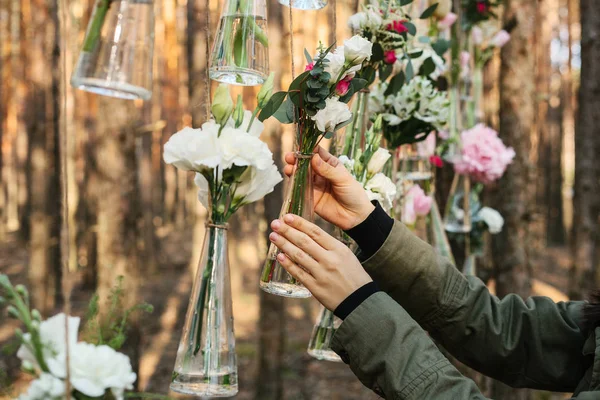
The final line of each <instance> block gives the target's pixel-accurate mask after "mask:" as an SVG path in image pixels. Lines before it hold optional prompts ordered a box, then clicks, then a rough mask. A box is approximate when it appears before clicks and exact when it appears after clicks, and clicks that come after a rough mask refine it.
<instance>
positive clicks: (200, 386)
mask: <svg viewBox="0 0 600 400" xmlns="http://www.w3.org/2000/svg"><path fill="white" fill-rule="evenodd" d="M230 377H231V375H227V379H230ZM219 380H220V381H224V380H225V375H224V376H223V377H220V379H219ZM235 381H237V379H235ZM169 389H171V390H172V391H173V392H177V393H181V394H187V395H192V396H197V397H233V396H235V395H236V394H237V393H238V386H237V385H229V384H222V383H221V384H220V383H214V382H213V383H207V382H206V380H205V379H203V378H201V377H199V376H197V375H183V374H182V375H179V376H177V378H175V380H174V381H173V382H171V385H170V386H169Z"/></svg>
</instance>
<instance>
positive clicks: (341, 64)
mask: <svg viewBox="0 0 600 400" xmlns="http://www.w3.org/2000/svg"><path fill="white" fill-rule="evenodd" d="M372 50H373V43H371V42H370V41H368V40H367V39H365V38H363V37H361V36H358V35H355V36H352V37H351V38H350V39H346V40H344V45H343V46H338V47H337V48H336V49H335V50H334V51H332V52H329V53H328V54H327V55H326V56H325V59H326V60H327V61H328V63H327V65H326V66H325V72H328V73H329V75H331V77H330V79H329V83H330V84H334V83H337V82H338V81H342V80H344V79H347V80H348V79H352V78H353V77H354V75H356V73H357V72H358V71H360V69H361V68H362V63H363V62H364V61H366V60H369V59H370V58H371V54H372ZM342 73H343V74H344V76H340V75H342Z"/></svg>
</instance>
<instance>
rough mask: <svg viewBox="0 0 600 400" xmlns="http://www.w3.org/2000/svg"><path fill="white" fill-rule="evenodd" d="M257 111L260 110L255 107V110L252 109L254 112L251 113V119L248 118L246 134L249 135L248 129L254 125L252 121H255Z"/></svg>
mask: <svg viewBox="0 0 600 400" xmlns="http://www.w3.org/2000/svg"><path fill="white" fill-rule="evenodd" d="M259 111H260V108H258V107H256V109H254V112H252V118H250V122H249V123H248V128H247V129H246V132H248V133H250V127H252V124H253V123H254V120H255V119H256V116H257V115H258V112H259Z"/></svg>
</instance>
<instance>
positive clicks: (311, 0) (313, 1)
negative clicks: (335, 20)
mask: <svg viewBox="0 0 600 400" xmlns="http://www.w3.org/2000/svg"><path fill="white" fill-rule="evenodd" d="M279 4H282V5H284V6H288V7H289V6H290V4H291V6H292V8H295V9H297V10H320V9H321V8H323V7H325V6H326V5H327V0H279Z"/></svg>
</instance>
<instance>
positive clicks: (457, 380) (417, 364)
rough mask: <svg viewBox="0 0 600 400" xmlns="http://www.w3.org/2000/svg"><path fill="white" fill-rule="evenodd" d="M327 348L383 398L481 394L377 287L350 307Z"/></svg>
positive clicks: (471, 399)
mask: <svg viewBox="0 0 600 400" xmlns="http://www.w3.org/2000/svg"><path fill="white" fill-rule="evenodd" d="M332 348H333V350H334V351H335V352H337V353H338V354H340V355H341V356H342V358H343V359H344V361H346V362H347V363H348V364H349V365H350V368H351V369H352V371H353V372H354V374H355V375H356V376H357V377H358V378H359V379H360V380H361V382H362V383H363V384H364V385H365V386H367V387H368V388H371V389H372V390H373V391H375V393H377V394H379V395H380V396H383V397H384V398H386V399H388V400H408V399H415V400H417V399H418V400H423V399H429V400H446V399H461V400H475V399H484V398H485V397H484V396H483V395H482V394H481V392H480V391H479V389H477V386H475V383H474V382H473V381H472V380H470V379H467V378H465V377H464V376H462V375H461V374H460V373H459V372H458V371H457V370H456V368H455V367H454V366H453V365H452V364H450V362H449V361H448V359H446V357H444V355H443V354H442V353H440V351H439V350H438V348H437V347H436V346H435V344H434V343H433V342H432V341H431V339H429V337H428V336H427V334H426V333H425V331H424V330H423V329H422V328H421V327H420V326H419V325H418V324H417V323H416V322H415V321H414V320H413V319H412V318H411V317H410V316H409V315H408V313H406V311H405V310H404V309H403V308H402V307H400V305H398V303H396V302H395V301H394V300H392V299H391V298H390V297H389V296H388V295H387V294H385V293H383V292H379V293H376V294H373V295H372V296H370V297H369V298H368V299H366V300H365V301H364V302H363V303H362V304H361V305H360V306H358V307H357V308H356V309H355V310H354V311H352V313H350V315H349V316H348V317H347V318H346V319H345V320H344V322H343V323H342V325H341V326H340V328H339V329H338V330H337V331H336V333H335V336H334V338H333V343H332Z"/></svg>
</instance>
